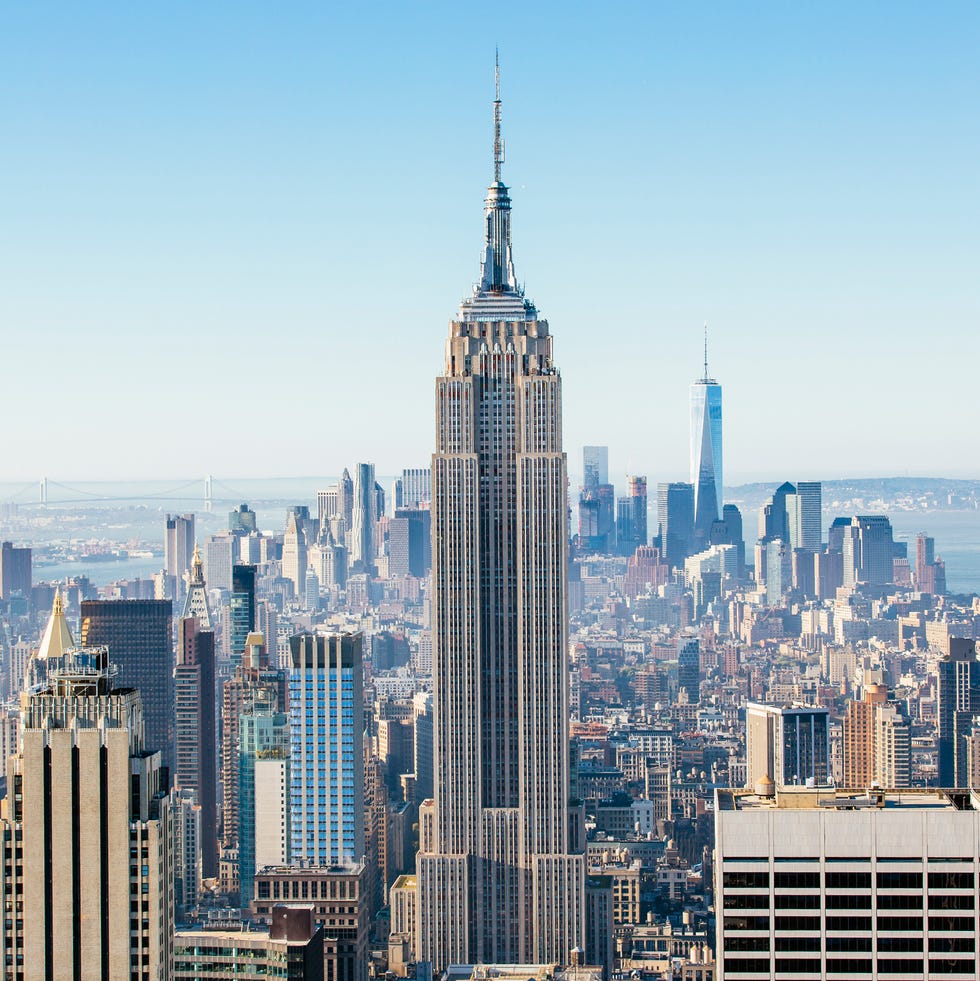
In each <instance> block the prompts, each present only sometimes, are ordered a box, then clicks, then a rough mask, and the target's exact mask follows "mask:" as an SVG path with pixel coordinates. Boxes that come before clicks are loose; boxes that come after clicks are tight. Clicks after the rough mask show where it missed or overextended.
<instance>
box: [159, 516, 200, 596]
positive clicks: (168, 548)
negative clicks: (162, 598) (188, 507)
mask: <svg viewBox="0 0 980 981" xmlns="http://www.w3.org/2000/svg"><path fill="white" fill-rule="evenodd" d="M165 520H166V526H165V529H164V536H163V567H164V571H165V572H166V573H167V575H168V576H170V577H171V578H172V579H173V580H174V583H175V592H174V595H173V597H171V598H172V599H177V598H178V597H181V596H183V595H184V573H185V572H187V570H188V569H190V567H191V561H192V559H193V558H194V515H193V514H168V515H167V516H166V519H165Z"/></svg>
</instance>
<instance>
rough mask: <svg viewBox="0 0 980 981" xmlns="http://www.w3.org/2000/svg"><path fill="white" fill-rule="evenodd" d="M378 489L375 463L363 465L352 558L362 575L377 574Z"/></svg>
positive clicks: (358, 470)
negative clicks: (376, 489) (376, 529)
mask: <svg viewBox="0 0 980 981" xmlns="http://www.w3.org/2000/svg"><path fill="white" fill-rule="evenodd" d="M375 487H376V481H375V479H374V464H373V463H359V464H358V465H357V466H356V467H355V468H354V502H353V509H352V513H351V522H352V523H351V526H350V528H351V550H350V558H351V563H352V564H353V566H354V568H355V569H356V570H357V571H358V572H368V573H373V571H374V562H375V559H376V558H377V551H376V550H375V526H376V524H377V521H378V499H377V494H376V493H375ZM382 510H383V509H382Z"/></svg>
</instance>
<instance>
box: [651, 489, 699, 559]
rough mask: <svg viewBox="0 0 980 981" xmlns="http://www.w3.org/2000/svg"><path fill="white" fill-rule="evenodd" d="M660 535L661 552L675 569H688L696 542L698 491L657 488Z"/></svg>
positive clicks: (658, 532)
mask: <svg viewBox="0 0 980 981" xmlns="http://www.w3.org/2000/svg"><path fill="white" fill-rule="evenodd" d="M657 524H658V531H657V534H658V535H659V536H660V552H661V554H662V555H663V557H664V558H665V559H666V560H667V562H668V563H669V564H670V565H671V566H673V567H674V568H680V567H683V565H684V559H686V558H687V557H688V556H689V555H690V554H691V552H692V549H693V540H694V487H693V486H692V485H691V484H684V483H672V484H657Z"/></svg>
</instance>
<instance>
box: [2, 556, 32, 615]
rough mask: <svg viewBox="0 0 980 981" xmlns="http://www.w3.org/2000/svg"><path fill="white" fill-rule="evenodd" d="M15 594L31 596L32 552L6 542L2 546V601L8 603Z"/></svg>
mask: <svg viewBox="0 0 980 981" xmlns="http://www.w3.org/2000/svg"><path fill="white" fill-rule="evenodd" d="M15 592H16V593H20V594H21V595H22V596H30V595H31V550H30V549H29V548H17V547H16V546H15V545H14V544H13V542H4V543H3V544H2V545H0V600H3V601H4V602H5V603H6V602H7V601H8V600H9V599H10V594H11V593H15Z"/></svg>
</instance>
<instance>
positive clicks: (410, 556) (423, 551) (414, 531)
mask: <svg viewBox="0 0 980 981" xmlns="http://www.w3.org/2000/svg"><path fill="white" fill-rule="evenodd" d="M388 552H389V558H390V562H389V567H388V571H389V573H390V574H391V575H392V576H416V577H417V578H420V579H421V578H422V577H423V576H425V575H427V574H428V572H429V569H430V568H431V567H432V516H431V514H430V512H429V511H428V509H425V508H421V509H420V508H398V509H397V510H396V511H395V517H394V518H392V519H391V521H389V522H388Z"/></svg>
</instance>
